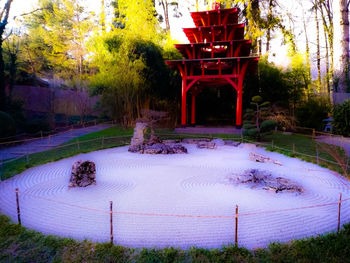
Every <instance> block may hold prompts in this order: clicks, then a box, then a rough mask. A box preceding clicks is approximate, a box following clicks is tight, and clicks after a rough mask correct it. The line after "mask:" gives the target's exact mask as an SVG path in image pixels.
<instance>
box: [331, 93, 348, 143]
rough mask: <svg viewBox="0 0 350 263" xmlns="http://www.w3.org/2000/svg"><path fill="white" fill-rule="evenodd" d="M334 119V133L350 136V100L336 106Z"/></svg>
mask: <svg viewBox="0 0 350 263" xmlns="http://www.w3.org/2000/svg"><path fill="white" fill-rule="evenodd" d="M333 119H334V120H333V123H332V124H333V131H334V133H336V134H340V135H343V136H350V100H346V101H345V102H344V103H343V104H339V105H335V106H334V109H333Z"/></svg>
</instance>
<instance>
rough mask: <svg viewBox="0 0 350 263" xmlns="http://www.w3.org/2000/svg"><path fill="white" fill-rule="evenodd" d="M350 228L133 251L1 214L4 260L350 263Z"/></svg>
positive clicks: (1, 258) (18, 262)
mask: <svg viewBox="0 0 350 263" xmlns="http://www.w3.org/2000/svg"><path fill="white" fill-rule="evenodd" d="M349 244H350V225H345V226H344V228H343V229H342V230H341V231H340V232H339V233H329V234H326V235H322V236H317V237H312V238H307V239H301V240H296V241H291V242H289V243H286V244H280V243H272V244H270V246H269V247H268V248H264V249H255V250H251V251H250V250H247V249H245V248H240V247H237V246H234V245H232V246H226V247H223V248H221V249H201V248H191V249H188V250H182V249H178V248H172V247H170V248H164V249H146V248H144V249H133V248H126V247H122V246H114V245H111V244H109V243H94V242H90V241H88V240H85V241H81V242H79V241H76V240H73V239H68V238H60V237H56V236H51V235H48V236H45V235H43V234H41V233H38V232H35V231H33V230H29V229H26V228H24V227H22V226H19V225H17V224H13V223H12V222H11V221H10V219H9V218H8V217H6V216H3V215H0V262H7V263H12V262H13V263H21V262H23V263H24V262H36V263H44V262H45V263H46V262H63V263H65V262H69V263H74V262H79V263H80V262H86V263H90V262H91V263H92V262H96V263H97V262H125V263H126V262H142V263H143V262H144V263H151V262H179V263H182V262H183V263H185V262H198V263H199V262H217V263H219V262H223V263H224V262H225V263H226V262H252V263H258V262H259V263H268V262H276V263H284V262H310V263H313V262H315V263H323V262H324V263H326V262H327V263H328V262H334V263H337V262H339V263H348V262H350V245H349Z"/></svg>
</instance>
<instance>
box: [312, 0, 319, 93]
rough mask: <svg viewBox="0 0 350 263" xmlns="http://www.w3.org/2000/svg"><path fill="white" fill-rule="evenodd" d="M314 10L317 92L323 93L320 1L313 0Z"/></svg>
mask: <svg viewBox="0 0 350 263" xmlns="http://www.w3.org/2000/svg"><path fill="white" fill-rule="evenodd" d="M312 4H313V7H312V10H313V11H314V12H315V25H316V56H317V57H316V61H317V91H318V92H320V91H321V51H320V23H319V20H318V12H319V1H317V0H312Z"/></svg>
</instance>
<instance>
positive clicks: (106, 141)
mask: <svg viewBox="0 0 350 263" xmlns="http://www.w3.org/2000/svg"><path fill="white" fill-rule="evenodd" d="M158 135H159V136H160V137H161V138H163V139H174V140H179V141H181V140H182V139H183V138H198V137H202V138H208V135H203V136H198V135H193V134H183V135H179V134H173V133H161V134H158ZM209 138H210V139H216V138H217V137H216V136H215V135H212V136H209ZM130 139H131V136H129V135H125V136H114V137H101V138H97V139H93V140H87V141H79V140H77V141H75V142H74V143H70V144H66V145H61V146H58V147H55V148H54V149H52V150H50V151H47V152H44V153H41V154H44V155H45V157H46V158H49V157H50V156H52V157H55V158H56V159H59V158H64V157H67V155H66V154H67V153H69V154H70V155H75V154H78V153H83V152H88V151H90V150H98V149H105V148H108V147H114V146H121V145H127V144H129V142H130ZM225 139H226V140H235V141H240V142H241V143H246V142H247V143H255V144H257V145H259V146H263V147H269V148H271V149H277V150H281V151H285V152H289V153H291V154H295V155H300V156H305V157H309V158H312V159H313V160H314V161H315V162H317V163H321V162H325V163H330V164H333V165H339V164H338V163H337V162H335V161H332V160H328V159H325V158H322V157H321V156H320V155H319V154H318V152H317V151H316V152H315V155H310V154H305V153H302V152H298V151H297V148H298V147H297V146H296V145H295V144H292V146H291V148H283V147H278V146H276V145H275V144H274V142H273V141H271V143H257V142H255V141H252V140H249V139H248V138H246V137H244V136H243V135H242V134H241V135H237V136H236V137H227V138H225ZM42 156H43V155H40V153H38V156H35V155H30V156H29V155H26V156H21V157H19V158H16V159H13V160H7V161H4V162H2V163H1V169H0V172H1V171H3V169H4V166H6V165H11V164H16V165H18V164H19V163H23V164H25V165H27V166H28V167H30V166H31V165H35V164H37V163H38V162H40V161H41V160H40V158H42ZM348 164H349V160H348ZM1 174H2V173H1ZM334 176H336V177H337V178H338V180H340V181H341V182H342V183H343V184H344V185H345V186H346V187H347V188H348V189H350V186H349V184H348V183H345V182H344V180H343V179H342V178H340V177H339V176H338V175H337V174H336V173H334ZM5 178H6V177H4V178H3V179H5ZM14 195H15V196H16V207H14V208H13V209H15V211H16V214H17V220H18V224H22V223H23V220H22V218H21V209H22V207H21V197H25V196H27V197H30V198H31V199H34V200H42V201H46V202H49V203H51V204H56V205H63V206H66V207H71V208H74V209H77V210H81V211H91V212H93V213H100V214H105V215H106V222H105V226H108V240H110V242H111V243H115V239H116V236H115V233H116V232H118V225H117V224H115V217H117V216H120V215H127V216H132V217H140V216H142V217H171V218H188V219H191V218H193V219H207V220H211V219H213V220H214V219H216V220H221V219H222V220H232V222H233V223H234V228H232V240H234V242H235V244H239V241H240V238H241V237H240V236H239V229H240V220H242V219H244V218H252V217H261V216H263V215H271V214H278V213H292V212H293V211H298V210H302V211H306V210H312V209H317V208H323V207H333V208H334V209H333V210H334V211H335V208H336V212H335V213H334V221H335V222H336V225H337V228H336V230H337V231H339V230H340V229H341V222H342V221H346V223H348V218H346V219H342V205H343V204H344V203H347V204H348V202H349V201H350V198H345V199H342V194H341V193H340V195H339V201H337V202H325V203H320V204H316V205H310V206H301V207H293V208H285V209H276V210H265V211H258V212H249V211H248V212H240V210H239V206H238V205H233V206H232V207H233V209H232V214H231V215H205V214H171V213H169V214H165V213H153V212H139V211H122V210H118V209H116V208H117V206H116V203H115V202H114V203H113V200H111V201H110V202H109V203H108V206H109V208H110V209H109V210H104V209H96V208H90V207H86V206H83V205H77V204H74V203H69V202H63V201H59V200H56V199H50V198H46V197H41V196H36V195H32V194H30V193H26V192H22V191H21V189H15V191H14ZM106 206H107V204H106ZM106 239H107V237H106Z"/></svg>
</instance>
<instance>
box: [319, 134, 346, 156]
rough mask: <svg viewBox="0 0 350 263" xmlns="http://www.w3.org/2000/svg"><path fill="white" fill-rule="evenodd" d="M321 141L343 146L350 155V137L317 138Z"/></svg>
mask: <svg viewBox="0 0 350 263" xmlns="http://www.w3.org/2000/svg"><path fill="white" fill-rule="evenodd" d="M316 140H317V141H319V142H323V143H328V144H332V145H337V146H341V147H343V148H344V150H345V152H346V154H347V155H348V156H349V157H350V138H347V137H342V136H320V137H317V139H316Z"/></svg>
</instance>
